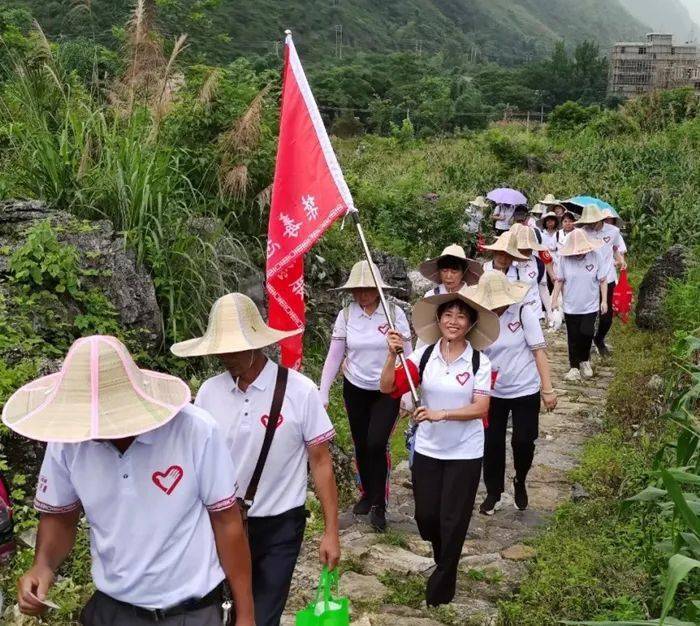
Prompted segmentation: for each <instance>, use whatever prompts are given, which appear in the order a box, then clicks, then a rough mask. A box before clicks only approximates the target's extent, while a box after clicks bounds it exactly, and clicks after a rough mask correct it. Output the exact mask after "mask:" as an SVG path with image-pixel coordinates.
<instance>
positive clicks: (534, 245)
mask: <svg viewBox="0 0 700 626" xmlns="http://www.w3.org/2000/svg"><path fill="white" fill-rule="evenodd" d="M510 231H511V232H512V233H513V234H515V236H516V238H517V242H518V250H534V251H535V252H541V251H542V250H547V246H543V245H542V244H541V243H540V242H539V241H537V235H535V231H534V230H533V228H532V227H531V226H525V225H524V224H513V225H512V226H511V227H510Z"/></svg>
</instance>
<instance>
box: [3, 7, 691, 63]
mask: <svg viewBox="0 0 700 626" xmlns="http://www.w3.org/2000/svg"><path fill="white" fill-rule="evenodd" d="M149 1H150V2H152V3H155V0H149ZM620 1H624V2H625V3H626V4H628V3H630V2H631V3H635V2H637V0H218V1H203V0H167V2H158V3H157V4H158V5H159V6H161V7H162V9H161V13H160V14H161V16H162V15H163V14H164V12H166V11H168V10H169V11H170V12H169V16H168V14H166V18H165V19H164V20H162V26H163V27H164V28H165V29H166V30H167V31H169V32H170V33H171V34H175V33H179V32H183V31H184V32H187V33H189V35H190V43H191V50H192V51H194V52H199V53H202V54H203V55H205V56H206V57H207V58H208V59H210V60H214V61H219V62H221V61H227V60H230V59H231V58H233V57H235V56H239V55H250V54H253V53H257V54H261V55H264V54H270V53H274V52H275V51H276V50H277V48H276V44H275V41H279V40H280V39H281V37H282V33H283V31H284V29H285V28H292V29H294V32H295V36H296V41H297V45H298V46H299V48H300V50H301V52H302V54H304V55H305V56H306V57H307V58H309V59H315V60H320V59H323V58H324V57H328V56H333V55H337V54H341V52H342V54H344V55H351V54H354V53H357V52H388V51H409V50H415V51H425V52H437V51H449V52H450V53H451V54H452V55H454V54H460V55H464V56H470V57H472V58H474V57H476V58H480V59H485V60H491V61H497V62H501V63H519V62H523V61H526V60H528V59H533V58H538V57H542V56H544V55H545V54H547V53H548V52H549V51H550V50H551V48H552V46H553V44H554V42H555V41H557V40H559V39H564V40H565V41H566V42H567V44H575V43H577V42H580V41H582V40H583V39H592V40H595V41H597V42H598V43H600V44H601V46H604V47H607V46H608V45H609V44H611V43H612V42H613V41H615V40H620V39H630V38H638V37H640V36H642V35H643V34H644V33H645V32H646V31H647V30H649V28H648V27H647V26H646V25H644V20H642V21H640V20H639V19H635V18H634V17H632V16H631V15H630V13H629V12H628V10H626V9H625V8H623V6H622V5H621V4H620ZM649 1H650V3H651V2H652V0H649ZM671 1H672V2H674V3H676V2H678V0H671ZM5 3H6V4H7V0H5ZM9 3H10V4H13V5H15V6H16V5H23V6H26V7H28V8H29V9H31V10H32V12H33V13H34V15H35V16H36V17H37V19H38V20H39V22H40V23H41V24H42V26H43V27H44V28H45V30H46V31H47V32H48V33H49V34H50V35H52V36H54V37H55V36H59V35H63V36H67V37H75V36H76V35H90V34H91V33H95V35H96V36H97V37H98V38H101V40H102V41H104V42H105V43H111V44H112V45H113V44H114V43H115V40H114V36H113V31H112V29H113V27H114V26H121V25H123V24H124V21H125V19H126V17H127V15H128V13H129V11H130V10H131V7H133V4H134V3H133V2H131V1H127V0H89V1H88V0H80V1H77V0H63V1H57V0H48V1H47V0H10V1H9ZM645 4H646V3H645ZM88 7H89V10H87V9H88ZM168 7H170V9H168ZM173 7H175V9H173ZM203 7H205V8H203ZM206 7H209V8H206ZM341 29H342V33H341Z"/></svg>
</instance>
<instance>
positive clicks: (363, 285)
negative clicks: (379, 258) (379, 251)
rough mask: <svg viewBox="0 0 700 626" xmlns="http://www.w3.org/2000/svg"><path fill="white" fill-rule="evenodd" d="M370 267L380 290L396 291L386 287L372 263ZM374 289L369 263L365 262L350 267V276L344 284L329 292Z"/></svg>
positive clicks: (389, 286)
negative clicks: (372, 268)
mask: <svg viewBox="0 0 700 626" xmlns="http://www.w3.org/2000/svg"><path fill="white" fill-rule="evenodd" d="M372 266H373V267H374V272H375V274H376V276H377V280H378V281H379V286H380V287H381V288H382V289H398V288H397V287H392V286H391V285H387V284H386V283H385V282H384V279H383V278H382V275H381V273H380V272H379V268H378V267H377V266H376V265H375V264H374V263H372ZM376 287H377V285H376V284H375V283H374V279H373V278H372V270H371V269H370V268H369V263H368V262H367V261H358V262H357V263H355V265H353V266H352V269H351V270H350V276H348V279H347V281H345V284H344V285H341V286H340V287H333V289H332V290H331V291H339V290H341V289H376Z"/></svg>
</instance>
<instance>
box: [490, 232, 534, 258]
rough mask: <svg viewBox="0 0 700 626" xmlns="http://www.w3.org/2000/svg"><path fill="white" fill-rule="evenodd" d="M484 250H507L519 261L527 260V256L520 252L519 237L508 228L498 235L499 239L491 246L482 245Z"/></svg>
mask: <svg viewBox="0 0 700 626" xmlns="http://www.w3.org/2000/svg"><path fill="white" fill-rule="evenodd" d="M481 249H482V250H490V251H491V252H507V253H508V254H510V256H512V257H513V258H514V259H518V260H519V261H527V257H526V256H525V255H524V254H520V252H519V251H518V239H517V237H516V236H515V235H514V234H512V233H511V231H509V230H507V231H506V232H504V233H501V234H500V235H499V236H498V239H496V241H494V242H493V243H492V244H491V245H490V246H482V248H481Z"/></svg>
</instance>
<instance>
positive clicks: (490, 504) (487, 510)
mask: <svg viewBox="0 0 700 626" xmlns="http://www.w3.org/2000/svg"><path fill="white" fill-rule="evenodd" d="M502 506H503V504H502V503H501V496H500V495H498V496H495V495H493V494H490V493H489V494H487V495H486V500H484V501H483V502H482V503H481V504H480V505H479V513H481V514H482V515H493V514H494V513H495V512H496V511H498V510H500V508H501V507H502Z"/></svg>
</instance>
